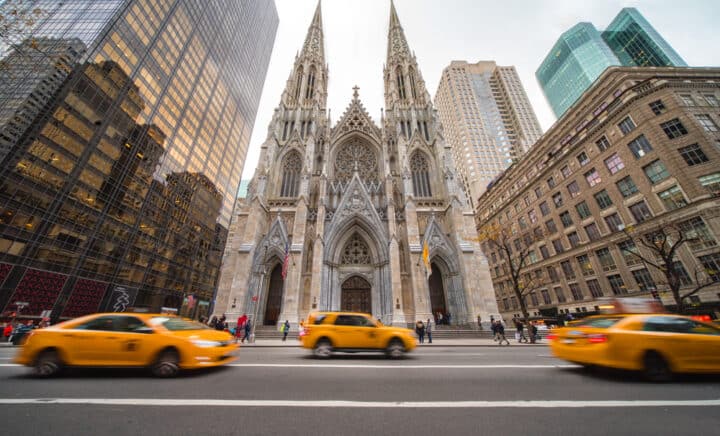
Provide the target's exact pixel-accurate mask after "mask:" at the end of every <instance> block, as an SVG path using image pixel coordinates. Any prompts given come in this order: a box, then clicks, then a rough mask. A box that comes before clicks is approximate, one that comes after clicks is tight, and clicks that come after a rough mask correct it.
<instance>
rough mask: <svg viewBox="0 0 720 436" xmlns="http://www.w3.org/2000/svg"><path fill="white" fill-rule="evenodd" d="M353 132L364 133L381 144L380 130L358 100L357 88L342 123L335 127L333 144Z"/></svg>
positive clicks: (332, 135)
mask: <svg viewBox="0 0 720 436" xmlns="http://www.w3.org/2000/svg"><path fill="white" fill-rule="evenodd" d="M352 132H362V133H364V134H366V135H368V136H369V137H371V138H372V139H374V140H375V141H376V142H378V143H379V142H380V138H381V134H380V129H379V128H378V127H377V126H376V125H375V123H374V122H373V120H372V118H370V115H369V114H368V113H367V110H365V107H364V106H363V104H362V103H361V102H360V100H359V98H358V92H357V87H355V93H354V94H353V100H352V102H350V105H349V106H348V108H347V109H346V110H345V113H344V114H343V116H342V117H341V118H340V121H338V123H337V124H336V125H335V127H333V129H332V132H331V133H330V138H331V140H332V141H333V142H335V140H337V139H338V138H340V137H341V136H345V135H347V134H349V133H352Z"/></svg>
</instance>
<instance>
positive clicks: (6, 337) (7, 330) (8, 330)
mask: <svg viewBox="0 0 720 436" xmlns="http://www.w3.org/2000/svg"><path fill="white" fill-rule="evenodd" d="M12 331H13V326H12V323H9V322H8V323H3V330H2V337H3V341H4V342H10V335H11V334H12Z"/></svg>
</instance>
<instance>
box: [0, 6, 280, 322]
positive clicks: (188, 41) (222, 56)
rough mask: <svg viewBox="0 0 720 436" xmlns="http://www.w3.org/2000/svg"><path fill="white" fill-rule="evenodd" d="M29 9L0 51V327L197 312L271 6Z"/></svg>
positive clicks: (253, 106) (218, 238) (260, 67)
mask: <svg viewBox="0 0 720 436" xmlns="http://www.w3.org/2000/svg"><path fill="white" fill-rule="evenodd" d="M23 5H24V6H26V7H27V10H26V12H28V11H29V13H30V14H33V20H32V24H31V25H28V26H26V27H24V28H18V31H17V32H15V33H13V34H9V37H8V40H4V41H3V45H1V46H0V50H3V51H2V55H3V58H2V60H1V61H0V79H2V80H3V86H2V91H0V114H3V118H0V120H4V121H2V122H0V145H2V147H3V148H0V150H3V151H2V155H0V157H1V158H2V163H1V164H0V309H2V310H3V315H5V316H7V315H8V314H9V313H10V312H12V311H15V310H16V308H17V305H16V304H15V303H17V302H27V303H29V304H28V306H27V307H26V308H24V309H23V310H22V314H23V315H24V316H40V315H41V314H42V313H43V311H46V310H52V317H53V318H55V319H57V318H63V317H71V316H78V315H82V314H85V313H90V312H95V311H98V310H108V311H120V310H124V309H126V308H128V307H131V306H134V307H143V308H147V309H148V310H152V311H159V310H160V309H161V308H163V307H166V308H170V309H176V310H178V311H180V313H182V314H183V315H189V316H195V317H197V316H201V315H203V314H205V313H207V311H208V309H209V305H210V304H211V302H212V297H213V295H214V292H215V289H216V285H217V278H218V277H217V276H218V271H219V267H220V261H221V257H222V254H223V251H224V246H225V240H226V236H227V227H228V225H229V222H230V216H231V211H232V208H233V204H234V201H235V197H236V193H237V191H238V187H239V184H240V175H241V171H242V167H243V163H244V159H245V155H246V152H247V145H248V142H249V138H250V135H251V129H252V126H253V123H254V120H255V114H256V111H257V106H258V103H259V99H260V94H261V90H262V85H263V82H264V79H265V74H266V72H267V66H268V62H269V59H270V53H271V50H272V46H273V42H274V38H275V33H276V30H277V24H278V17H277V12H276V10H275V6H274V3H272V2H269V1H267V2H266V1H262V2H258V1H249V0H247V1H246V0H215V1H212V0H209V1H202V2H198V1H192V0H66V1H63V2H57V1H47V0H44V1H35V2H23ZM7 6H8V5H7V4H6V5H4V6H2V7H7ZM26 23H27V21H26ZM13 38H15V40H13ZM10 47H12V48H10ZM33 56H35V57H36V58H37V59H35V58H33ZM6 113H8V114H9V115H7V116H6ZM190 296H192V298H188V297H190ZM188 302H189V304H188Z"/></svg>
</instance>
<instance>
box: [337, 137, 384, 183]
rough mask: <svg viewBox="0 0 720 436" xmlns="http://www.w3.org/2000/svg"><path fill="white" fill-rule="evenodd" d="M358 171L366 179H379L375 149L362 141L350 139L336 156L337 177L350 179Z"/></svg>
mask: <svg viewBox="0 0 720 436" xmlns="http://www.w3.org/2000/svg"><path fill="white" fill-rule="evenodd" d="M355 171H357V172H358V174H360V176H361V177H362V178H363V179H365V180H373V179H377V159H376V157H375V152H374V151H373V149H372V148H371V147H370V146H369V145H367V144H365V143H362V142H360V141H357V140H355V141H350V142H348V143H346V144H345V145H343V146H342V148H340V151H338V153H337V156H336V157H335V177H336V178H337V179H339V180H348V179H350V178H351V177H352V175H353V173H354V172H355Z"/></svg>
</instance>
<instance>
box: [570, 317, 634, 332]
mask: <svg viewBox="0 0 720 436" xmlns="http://www.w3.org/2000/svg"><path fill="white" fill-rule="evenodd" d="M621 319H622V318H620V317H612V318H591V319H585V320H582V321H579V322H578V323H577V324H575V325H574V327H595V328H601V329H606V328H609V327H610V326H613V325H615V324H616V323H617V322H618V321H620V320H621Z"/></svg>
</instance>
